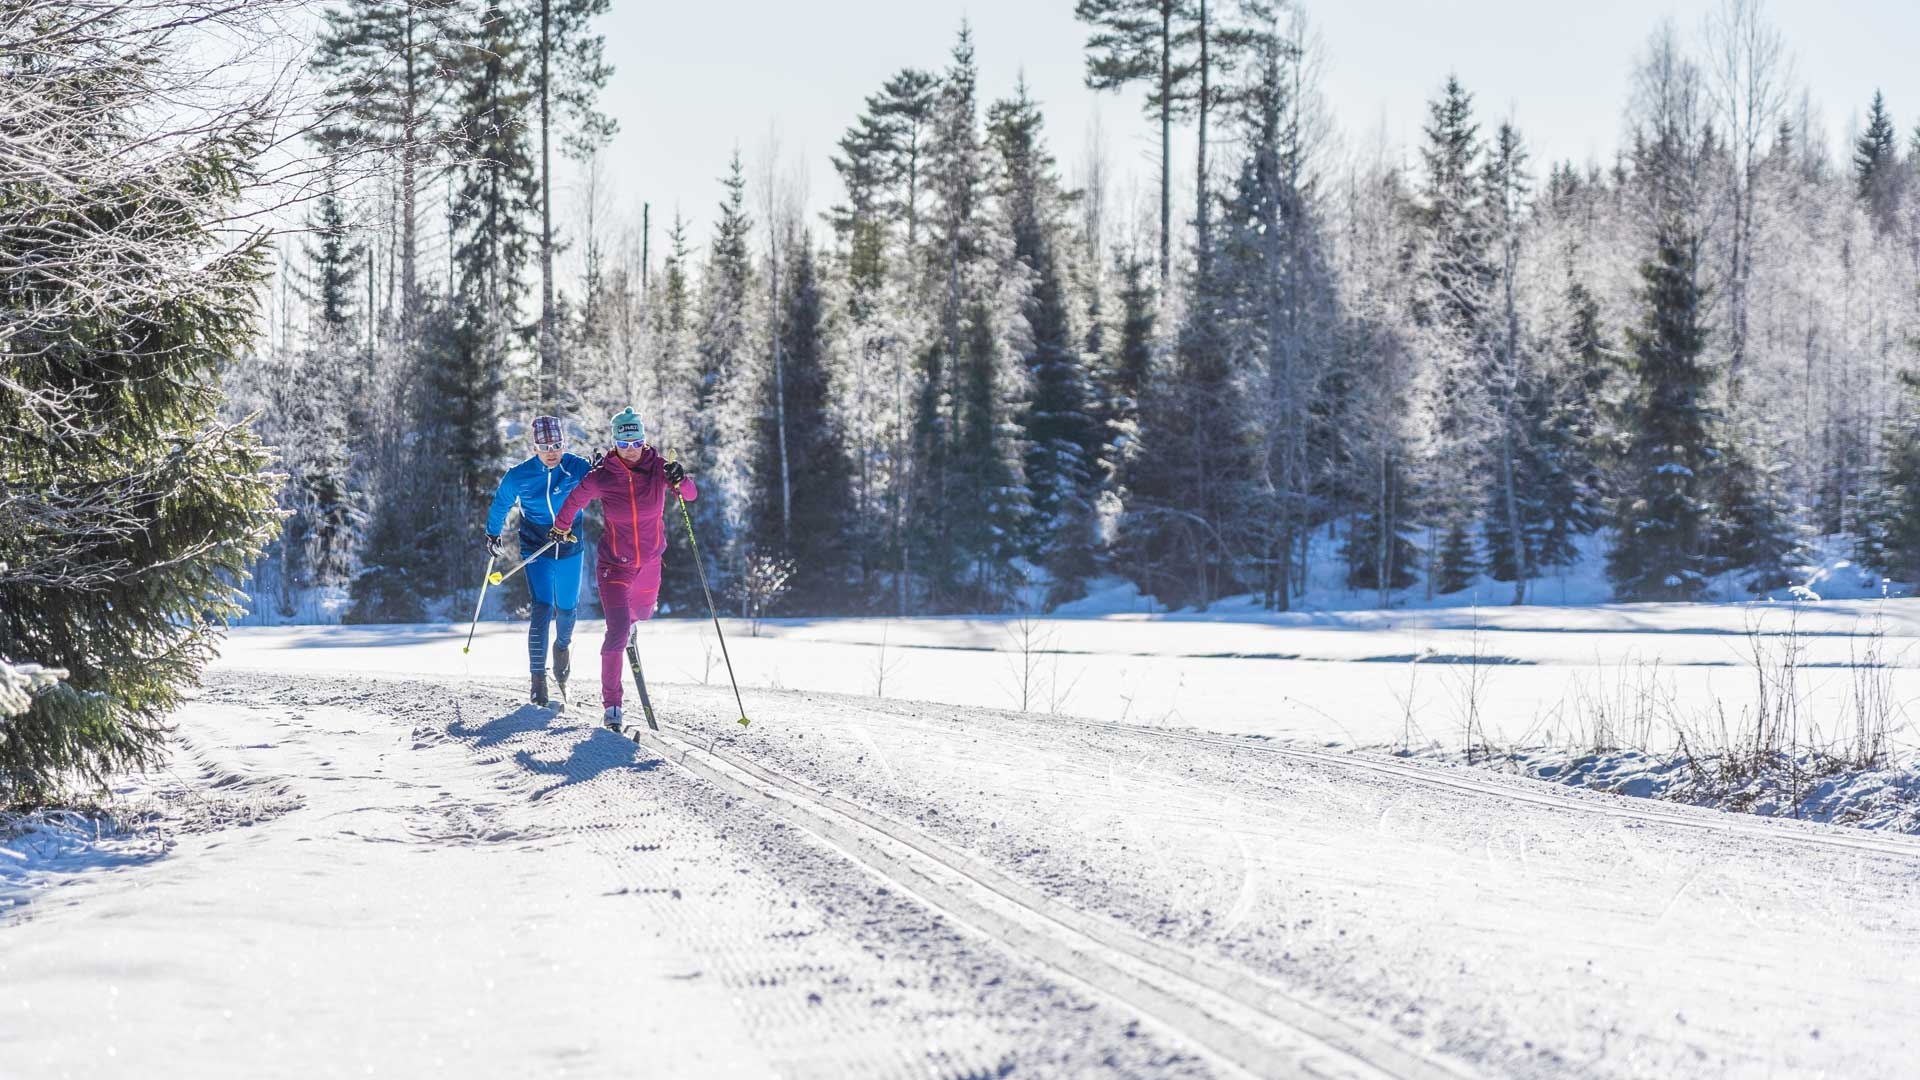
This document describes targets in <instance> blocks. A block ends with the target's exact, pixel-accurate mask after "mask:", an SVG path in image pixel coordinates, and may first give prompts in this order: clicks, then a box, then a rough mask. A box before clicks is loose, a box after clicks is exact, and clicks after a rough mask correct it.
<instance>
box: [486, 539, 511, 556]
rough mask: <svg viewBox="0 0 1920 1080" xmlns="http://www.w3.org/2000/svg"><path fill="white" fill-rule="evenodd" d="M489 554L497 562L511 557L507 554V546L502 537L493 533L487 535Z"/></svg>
mask: <svg viewBox="0 0 1920 1080" xmlns="http://www.w3.org/2000/svg"><path fill="white" fill-rule="evenodd" d="M487 554H488V555H490V556H492V557H493V559H494V560H495V561H496V562H498V561H501V560H504V559H507V558H510V557H511V556H510V555H509V554H508V553H507V545H506V542H505V540H503V539H502V538H501V537H498V536H495V535H494V534H492V533H488V534H487Z"/></svg>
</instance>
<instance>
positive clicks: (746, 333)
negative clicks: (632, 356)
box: [661, 151, 763, 611]
mask: <svg viewBox="0 0 1920 1080" xmlns="http://www.w3.org/2000/svg"><path fill="white" fill-rule="evenodd" d="M721 182H722V184H723V186H724V189H725V196H724V197H723V198H722V200H721V203H720V216H719V220H718V221H716V222H715V224H714V229H713V240H712V241H711V242H710V243H709V244H708V245H707V262H706V266H705V267H704V269H703V272H702V274H701V278H700V297H699V301H698V304H697V306H696V309H695V315H694V326H695V327H696V338H695V340H696V342H697V345H696V348H695V354H694V381H695V385H694V399H693V411H692V413H691V415H689V416H688V417H687V420H688V423H689V428H688V430H687V431H685V432H684V433H681V434H682V435H683V436H684V441H682V442H681V444H680V446H681V453H682V456H683V459H684V462H685V464H686V467H687V470H688V471H689V472H697V473H698V474H699V475H700V478H701V481H702V485H701V488H700V518H701V521H702V523H703V524H705V525H706V526H707V527H708V532H707V533H706V534H705V535H703V536H702V539H703V540H705V541H706V544H705V548H704V550H705V551H706V553H707V555H708V573H709V574H710V575H714V578H715V579H714V581H713V587H714V592H715V595H716V596H719V595H721V594H723V593H727V592H730V591H732V590H733V585H734V584H735V583H736V582H739V581H740V580H742V579H743V577H744V573H745V569H746V562H747V556H748V555H749V554H750V552H749V551H748V550H747V547H746V540H747V537H746V514H747V512H748V511H749V509H750V499H751V492H750V488H749V484H750V480H751V469H752V464H753V461H752V455H753V436H754V422H755V418H756V417H757V416H758V415H759V411H760V407H761V405H762V404H763V399H762V398H761V397H760V394H759V387H760V381H761V376H762V374H763V373H762V372H761V371H760V369H759V366H758V365H756V364H755V363H754V353H755V345H754V341H755V339H756V338H757V337H758V335H757V334H756V333H755V328H754V300H755V297H756V295H757V289H758V275H757V274H756V273H755V272H754V266H753V256H752V253H751V250H750V247H749V244H750V242H751V237H752V232H753V218H752V216H751V215H750V214H749V212H748V210H747V178H746V168H745V166H744V165H743V164H742V163H741V160H740V154H739V152H738V151H735V152H734V154H733V157H732V158H731V159H730V161H729V162H728V165H727V174H726V176H725V177H724V178H722V181H721ZM672 437H673V436H667V438H669V439H671V438H672ZM676 564H678V565H676ZM694 570H695V568H694V566H693V562H692V560H691V559H669V560H667V563H666V569H665V570H664V571H663V573H665V575H666V576H665V577H664V578H663V579H662V584H661V595H662V597H663V598H665V599H666V600H667V602H669V603H671V604H672V605H673V607H674V609H675V610H687V611H692V610H695V609H697V608H698V607H700V606H701V605H702V604H704V600H703V599H702V598H701V593H700V581H699V578H698V576H697V575H696V574H695V573H694Z"/></svg>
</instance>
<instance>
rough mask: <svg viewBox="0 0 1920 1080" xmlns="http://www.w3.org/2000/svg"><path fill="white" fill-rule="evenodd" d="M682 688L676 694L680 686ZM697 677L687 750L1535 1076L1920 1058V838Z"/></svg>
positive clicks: (1853, 1067)
mask: <svg viewBox="0 0 1920 1080" xmlns="http://www.w3.org/2000/svg"><path fill="white" fill-rule="evenodd" d="M665 696H666V693H665V692H664V691H663V692H662V697H663V699H664V698H665ZM754 697H755V700H754V702H753V704H754V707H755V710H756V713H757V715H756V723H755V729H754V733H753V734H750V735H738V736H736V735H734V734H733V733H730V732H728V731H726V730H725V720H726V717H727V714H728V711H729V709H728V703H727V701H726V699H725V691H724V689H714V688H705V687H676V688H674V690H673V697H672V700H673V702H674V704H673V705H672V706H663V708H662V719H663V725H664V726H665V727H666V728H667V732H668V735H669V737H670V738H673V739H678V740H680V741H682V742H685V743H690V744H692V745H693V746H696V747H701V748H706V747H709V746H710V747H711V748H712V750H713V752H715V753H717V754H724V755H726V757H727V759H728V760H730V761H738V762H740V763H741V767H742V768H744V769H746V770H747V771H752V770H753V769H759V770H762V771H763V772H764V773H765V774H766V775H768V776H771V777H774V778H776V779H778V780H779V781H781V782H783V783H787V784H792V785H799V786H801V787H802V788H803V789H804V791H805V792H808V793H812V794H808V795H803V797H804V798H806V799H808V800H810V801H813V802H815V803H821V802H824V803H827V804H829V805H833V804H847V805H850V806H853V807H856V808H858V810H859V814H860V815H877V816H879V817H880V818H881V819H883V820H884V821H885V822H886V823H887V827H888V828H889V829H894V830H899V829H905V830H911V833H910V835H911V834H913V833H917V834H920V835H924V836H925V837H927V838H929V839H930V840H931V841H932V842H934V843H935V844H937V845H938V846H939V848H940V849H942V850H947V851H954V852H959V853H961V854H963V855H964V856H965V858H966V859H967V860H969V861H971V862H974V863H980V864H986V865H988V866H991V867H993V868H994V869H995V870H997V871H998V872H999V873H1000V874H1003V875H1005V876H1006V877H1008V878H1010V879H1012V880H1013V881H1014V882H1015V883H1017V884H1018V885H1022V886H1024V887H1026V888H1028V889H1031V890H1035V891H1038V892H1039V893H1041V894H1043V895H1044V896H1045V897H1047V898H1048V899H1049V900H1051V901H1054V902H1056V903H1058V904H1061V905H1065V906H1066V907H1068V908H1071V909H1073V910H1076V911H1079V912H1082V913H1085V914H1086V915H1088V916H1089V917H1103V918H1106V919H1109V920H1111V921H1112V922H1113V923H1114V924H1116V925H1117V926H1120V927H1124V928H1125V929H1126V930H1128V931H1130V932H1131V934H1132V935H1134V936H1136V937H1138V938H1144V939H1147V940H1149V941H1152V942H1156V943H1158V944H1161V945H1165V946H1168V947H1172V948H1178V949H1183V950H1185V951H1187V952H1188V953H1189V954H1190V955H1192V956H1194V957H1195V958H1197V960H1198V962H1200V963H1203V964H1205V965H1207V966H1208V967H1210V968H1216V969H1217V968H1225V969H1228V970H1233V971H1238V972H1240V973H1242V974H1243V975H1244V976H1245V977H1247V978H1250V979H1254V980H1257V981H1258V982H1259V983H1263V984H1269V985H1274V986H1277V987H1279V988H1281V989H1282V990H1283V991H1284V992H1285V994H1286V996H1287V997H1288V998H1290V999H1292V1000H1295V1001H1298V1002H1301V1003H1302V1004H1303V1005H1304V1006H1306V1007H1309V1008H1312V1009H1314V1010H1315V1011H1316V1012H1318V1013H1320V1014H1321V1015H1324V1016H1329V1017H1337V1018H1338V1021H1339V1024H1340V1026H1341V1027H1343V1028H1345V1029H1350V1030H1357V1031H1359V1032H1360V1033H1362V1034H1361V1038H1362V1039H1363V1040H1364V1042H1365V1043H1366V1044H1369V1045H1375V1046H1378V1045H1388V1046H1397V1047H1398V1048H1399V1049H1401V1050H1402V1051H1404V1052H1406V1053H1408V1054H1412V1055H1415V1056H1418V1057H1419V1058H1422V1059H1424V1060H1426V1061H1428V1062H1430V1063H1436V1064H1438V1065H1440V1066H1444V1064H1445V1063H1446V1062H1447V1061H1448V1060H1450V1059H1451V1060H1463V1061H1464V1062H1466V1064H1467V1066H1468V1067H1469V1069H1470V1070H1471V1071H1473V1072H1476V1073H1485V1074H1491V1075H1515V1076H1564V1075H1582V1076H1643V1075H1653V1074H1662V1075H1665V1074H1672V1073H1674V1072H1680V1073H1683V1074H1688V1075H1697V1074H1709V1075H1735V1076H1745V1075H1756V1076H1759V1075H1765V1076H1779V1075H1821V1074H1826V1075H1884V1074H1887V1073H1889V1072H1897V1071H1899V1070H1900V1069H1901V1068H1902V1067H1903V1066H1902V1065H1901V1064H1900V1063H1902V1062H1906V1061H1910V1060H1911V1058H1912V1055H1913V1053H1914V1052H1915V1051H1916V1049H1920V1032H1917V1031H1916V1030H1915V1029H1914V1026H1913V1025H1911V1024H1909V1023H1907V1022H1906V1019H1905V1018H1906V1017H1908V1016H1910V1015H1911V1014H1912V1013H1913V1012H1914V1010H1916V1009H1920V846H1917V845H1915V844H1913V843H1912V842H1910V841H1907V840H1905V839H1904V838H1898V837H1881V836H1874V835H1865V834H1861V833H1859V832H1857V831H1852V830H1846V829H1840V828H1832V827H1820V826H1811V825H1806V824H1804V823H1798V822H1770V821H1762V820H1756V819H1751V818H1740V817H1729V816H1727V815H1723V814H1717V813H1715V812H1712V811H1704V810H1696V809H1693V808H1689V807H1667V806H1657V805H1649V804H1646V803H1644V802H1637V801H1633V800H1626V799H1620V798H1608V797H1605V796H1598V795H1593V794H1589V793H1584V792H1573V791H1567V790H1565V789H1561V788H1556V787H1554V786H1552V785H1548V784H1542V783H1538V782H1532V781H1527V780H1523V779H1519V778H1511V777H1501V776H1496V775H1481V774H1470V775H1468V776H1464V777H1463V776H1462V775H1461V770H1450V769H1433V768H1425V767H1422V766H1420V765H1415V764H1408V763H1403V762H1397V761H1385V760H1380V759H1375V758H1366V757H1355V756H1348V755H1337V754H1326V753H1320V752H1314V751H1310V750H1299V749H1295V748H1291V747H1277V746H1272V745H1270V744H1265V743H1262V742H1259V741H1257V740H1247V739H1235V738H1219V737H1213V736H1197V735H1192V734H1189V733H1179V732H1164V731H1156V730H1150V729H1141V728H1131V727H1127V726H1124V725H1115V724H1100V723H1091V722H1085V721H1075V720H1068V719H1065V718H1059V717H1044V716H1034V715H1026V714H1012V713H996V712H991V711H986V710H974V709H958V708H953V707H948V706H935V705H927V704H922V703H911V702H904V703H893V702H876V701H874V700H873V699H849V698H839V697H835V696H831V695H818V694H815V695H799V694H766V693H761V694H756V695H754Z"/></svg>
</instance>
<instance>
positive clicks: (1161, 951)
mask: <svg viewBox="0 0 1920 1080" xmlns="http://www.w3.org/2000/svg"><path fill="white" fill-rule="evenodd" d="M631 737H632V738H633V739H634V741H635V742H637V743H640V744H642V745H649V746H651V747H653V748H654V749H656V750H657V751H659V752H660V753H661V754H662V756H663V757H665V758H666V759H667V760H669V761H672V762H673V763H674V764H676V765H679V766H681V767H683V768H685V769H687V770H688V771H689V772H691V773H693V774H694V775H696V776H699V777H701V778H702V779H705V780H707V781H708V782H710V783H713V784H715V785H717V786H720V787H723V788H726V789H729V790H732V791H736V792H738V793H740V794H741V795H742V796H743V797H747V798H757V799H758V800H759V801H760V803H761V805H762V806H763V808H764V809H766V810H768V811H769V812H772V813H775V814H779V815H780V816H782V817H786V818H788V819H789V820H792V821H794V823H795V824H798V825H800V826H801V827H803V828H806V829H808V830H809V831H811V832H814V833H815V834H816V835H818V836H820V837H821V838H822V839H824V840H826V841H827V842H829V843H831V844H833V845H834V846H835V847H837V848H839V849H841V850H842V851H843V852H844V853H845V854H846V855H847V856H848V857H849V858H852V859H855V860H856V861H859V862H861V863H863V864H865V865H867V866H868V867H870V868H872V869H874V870H875V871H877V872H879V873H881V874H883V875H885V876H887V877H889V878H890V879H892V880H894V881H896V882H898V883H899V885H900V886H901V887H902V888H903V889H906V890H908V891H910V892H912V893H913V894H915V895H917V896H919V897H920V898H921V899H922V900H923V901H925V902H927V903H928V904H930V905H932V906H934V907H936V908H939V909H941V910H943V911H945V912H946V913H947V914H948V915H949V916H950V917H952V918H954V919H955V920H956V921H959V922H962V923H966V924H969V925H972V926H974V927H975V928H977V929H979V930H981V931H982V932H984V933H986V934H987V935H988V936H990V937H993V938H996V939H998V940H1000V941H1002V942H1005V943H1007V944H1008V945H1009V946H1012V947H1014V948H1016V949H1018V950H1020V951H1021V952H1023V953H1025V954H1026V955H1027V956H1029V957H1031V958H1032V959H1033V960H1035V961H1037V962H1039V963H1041V964H1044V965H1047V966H1049V967H1052V968H1054V969H1056V970H1058V971H1060V972H1062V973H1063V974H1066V975H1068V976H1069V977H1071V978H1073V979H1075V980H1076V981H1078V982H1080V983H1081V984H1083V985H1085V986H1087V987H1089V988H1091V989H1092V990H1094V991H1095V992H1098V993H1102V994H1105V995H1106V996H1108V997H1110V998H1114V999H1117V1000H1119V1001H1120V1002H1121V1003H1122V1004H1124V1005H1125V1006H1126V1007H1128V1008H1130V1009H1132V1010H1133V1011H1135V1012H1138V1013H1140V1014H1141V1015H1143V1016H1145V1017H1146V1018H1148V1019H1149V1020H1150V1021H1153V1022H1155V1023H1157V1024H1158V1025H1159V1026H1161V1027H1162V1028H1164V1029H1166V1030H1168V1031H1171V1032H1172V1033H1174V1034H1175V1035H1176V1036H1178V1037H1181V1038H1184V1039H1185V1040H1186V1041H1188V1042H1190V1043H1192V1044H1195V1045H1198V1046H1201V1047H1204V1048H1206V1049H1207V1050H1208V1051H1209V1052H1210V1053H1212V1054H1213V1055H1215V1056H1216V1057H1218V1058H1220V1059H1222V1060H1223V1061H1224V1062H1225V1063H1227V1064H1228V1065H1230V1066H1231V1067H1232V1068H1234V1069H1235V1071H1237V1072H1243V1073H1245V1074H1248V1075H1253V1076H1260V1077H1293V1076H1311V1077H1328V1078H1332V1077H1368V1078H1372V1077H1390V1076H1398V1077H1410V1078H1415V1080H1427V1078H1455V1077H1460V1076H1464V1075H1467V1074H1465V1073H1463V1072H1461V1071H1459V1070H1457V1069H1456V1068H1455V1067H1454V1066H1453V1065H1452V1064H1451V1063H1448V1062H1444V1061H1441V1060H1439V1059H1436V1058H1432V1057H1428V1056H1425V1055H1422V1054H1420V1053H1418V1052H1416V1051H1413V1050H1410V1049H1408V1048H1406V1047H1403V1046H1401V1045H1400V1044H1399V1043H1398V1042H1397V1041H1395V1040H1391V1039H1389V1038H1386V1037H1384V1036H1381V1035H1378V1034H1374V1033H1370V1032H1367V1031H1363V1030H1360V1029H1358V1028H1354V1027H1352V1026H1350V1025H1348V1024H1346V1023H1344V1022H1343V1021H1341V1020H1339V1019H1338V1018H1336V1017H1334V1016H1331V1015H1329V1014H1327V1013H1325V1012H1323V1011H1321V1010H1319V1009H1317V1008H1315V1007H1313V1006H1311V1005H1308V1004H1306V1003H1304V1002H1302V1001H1300V1000H1299V999H1296V998H1294V997H1292V996H1291V995H1289V994H1287V993H1286V992H1285V991H1284V990H1282V989H1281V988H1280V987H1279V986H1277V985H1275V984H1273V983H1270V982H1267V981H1265V980H1262V979H1259V978H1256V977H1254V976H1252V975H1250V974H1247V973H1245V972H1243V971H1237V970H1233V969H1231V968H1228V967H1225V966H1223V965H1220V964H1216V963H1213V962H1211V961H1208V960H1205V959H1202V958H1201V957H1199V956H1198V955H1196V954H1194V953H1191V952H1188V951H1186V950H1183V949H1180V948H1177V947H1174V946H1171V945H1167V944H1163V943H1160V942H1156V941H1152V940H1150V939H1148V938H1145V937H1142V936H1140V935H1138V934H1136V933H1135V932H1133V931H1132V930H1129V929H1127V928H1125V927H1124V926H1122V925H1121V924H1120V923H1118V922H1116V921H1113V920H1109V919H1106V918H1104V917H1102V916H1099V915H1095V914H1092V913H1088V912H1083V911H1080V910H1078V909H1076V908H1074V907H1072V906H1070V905H1067V904H1064V903H1061V902H1060V901H1057V900H1054V899H1052V898H1050V897H1048V896H1046V895H1045V894H1044V893H1042V892H1041V891H1040V890H1038V889H1035V888H1033V887H1030V886H1028V885H1025V884H1022V883H1020V882H1018V881H1016V880H1015V879H1013V878H1011V877H1009V876H1007V875H1005V874H1003V873H1001V872H999V871H998V870H995V869H993V868H991V867H988V866H986V865H984V864H982V863H980V862H979V861H978V860H976V859H974V858H972V857H970V856H967V855H965V854H962V853H960V852H959V851H957V850H955V849H953V848H951V847H949V846H948V845H946V844H945V843H942V842H941V841H938V840H936V839H934V838H933V837H932V836H930V835H928V834H927V833H925V832H923V831H921V830H919V829H914V828H911V827H908V826H905V825H901V824H899V823H897V822H894V821H891V820H890V819H888V818H887V817H886V816H885V815H883V814H880V813H877V812H874V811H872V810H869V809H867V808H865V807H861V806H859V805H857V804H855V803H852V802H850V801H848V800H846V799H843V798H840V797H838V796H835V795H832V794H828V793H824V792H820V791H817V790H815V789H814V788H812V787H811V786H810V785H808V784H806V783H804V782H802V781H799V780H796V779H794V778H793V777H791V776H788V775H786V774H784V773H781V772H779V771H778V770H775V769H771V768H768V767H767V766H764V765H761V764H758V763H756V762H752V761H749V760H747V759H745V758H744V757H741V756H739V755H736V754H732V753H729V752H727V751H723V750H720V749H718V748H717V745H716V744H715V742H709V743H708V745H707V746H705V747H704V748H703V747H700V746H696V745H695V744H694V743H693V742H692V741H689V740H688V739H687V738H686V736H685V734H684V733H683V732H682V731H681V730H679V729H677V728H676V727H675V726H674V725H672V724H667V725H663V727H662V730H661V731H660V732H658V733H654V732H648V731H645V730H640V731H636V732H633V733H632V736H631ZM929 863H930V864H932V872H931V873H930V872H929V867H928V866H927V865H926V864H929ZM943 877H944V878H946V880H942V878H943Z"/></svg>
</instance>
